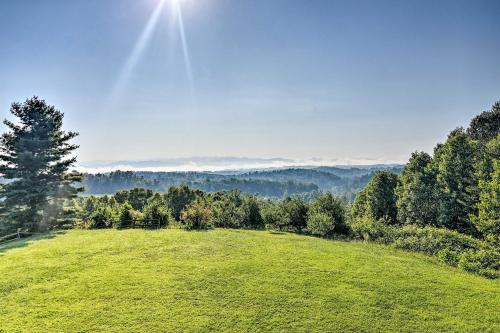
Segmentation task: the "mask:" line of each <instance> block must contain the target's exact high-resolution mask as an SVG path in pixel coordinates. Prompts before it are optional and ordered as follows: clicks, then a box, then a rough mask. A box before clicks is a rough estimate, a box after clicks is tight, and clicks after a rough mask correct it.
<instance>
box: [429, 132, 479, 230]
mask: <svg viewBox="0 0 500 333" xmlns="http://www.w3.org/2000/svg"><path fill="white" fill-rule="evenodd" d="M475 147H476V144H475V143H474V141H472V140H470V139H469V137H468V136H467V135H466V134H465V131H464V130H463V129H462V128H457V129H456V130H454V131H452V132H451V133H450V135H449V136H448V139H447V141H446V142H445V143H444V144H441V145H438V146H437V148H436V149H435V152H434V162H433V164H434V168H435V171H436V173H437V189H438V196H439V213H438V224H439V225H441V226H443V227H446V228H449V229H453V230H457V231H460V232H465V233H469V234H475V233H476V231H475V228H474V226H473V225H472V223H471V221H470V216H471V215H472V214H474V212H475V206H476V203H477V201H478V200H477V199H478V198H477V191H476V190H475V188H476V186H477V179H476V176H475V166H476V156H477V154H476V148H475Z"/></svg>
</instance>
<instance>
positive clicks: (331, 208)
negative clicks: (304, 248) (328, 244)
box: [307, 193, 349, 236]
mask: <svg viewBox="0 0 500 333" xmlns="http://www.w3.org/2000/svg"><path fill="white" fill-rule="evenodd" d="M348 230H349V228H348V226H347V224H346V209H345V205H344V203H343V202H342V201H341V200H340V199H338V198H335V197H334V196H333V195H332V194H331V193H324V194H321V195H319V196H317V197H316V198H315V199H314V200H313V201H312V202H311V205H310V207H309V212H308V215H307V231H308V232H310V233H311V234H313V235H317V236H332V235H333V233H337V234H347V233H348Z"/></svg>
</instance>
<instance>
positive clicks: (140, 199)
mask: <svg viewBox="0 0 500 333" xmlns="http://www.w3.org/2000/svg"><path fill="white" fill-rule="evenodd" d="M152 196H153V191H151V190H147V189H144V188H134V189H132V190H129V191H120V192H117V193H116V194H115V199H116V201H117V202H118V203H120V204H123V203H125V202H128V203H129V204H131V205H132V207H133V208H134V209H135V210H142V209H143V208H144V205H146V203H147V201H148V199H149V198H151V197H152Z"/></svg>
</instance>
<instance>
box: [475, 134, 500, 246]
mask: <svg viewBox="0 0 500 333" xmlns="http://www.w3.org/2000/svg"><path fill="white" fill-rule="evenodd" d="M486 151H487V154H486V156H487V158H488V159H489V160H491V164H492V171H491V173H490V174H489V175H486V176H485V177H481V179H480V181H479V186H478V187H479V190H480V194H479V201H478V202H477V215H476V216H473V217H472V220H473V223H474V225H475V227H476V228H477V229H478V230H479V231H480V232H481V234H482V235H483V237H484V238H485V239H486V240H487V241H489V242H492V243H493V244H496V245H497V246H500V134H499V135H498V136H497V137H496V138H495V139H493V140H491V141H490V143H489V144H488V145H487V147H486Z"/></svg>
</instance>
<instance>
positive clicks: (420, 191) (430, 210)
mask: <svg viewBox="0 0 500 333" xmlns="http://www.w3.org/2000/svg"><path fill="white" fill-rule="evenodd" d="M396 196H397V201H396V206H397V212H398V215H397V216H398V221H399V222H400V223H402V224H417V225H420V226H424V225H436V224H437V214H438V208H439V207H438V205H437V203H438V202H439V201H438V199H439V198H438V195H437V190H436V174H435V170H434V169H433V168H432V158H431V157H430V156H429V155H428V154H427V153H424V152H420V153H413V154H412V156H411V158H410V160H409V161H408V163H407V164H406V166H405V167H404V169H403V171H402V172H401V174H400V175H399V178H398V185H397V187H396Z"/></svg>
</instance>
